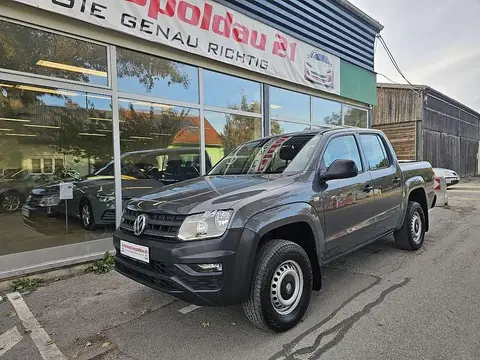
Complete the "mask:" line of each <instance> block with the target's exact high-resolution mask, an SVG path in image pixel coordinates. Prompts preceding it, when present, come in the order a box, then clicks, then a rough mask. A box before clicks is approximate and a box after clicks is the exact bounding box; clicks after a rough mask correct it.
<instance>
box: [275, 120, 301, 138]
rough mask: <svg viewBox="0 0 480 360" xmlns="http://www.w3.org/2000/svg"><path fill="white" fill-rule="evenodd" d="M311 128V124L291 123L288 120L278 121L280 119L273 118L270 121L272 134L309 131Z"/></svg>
mask: <svg viewBox="0 0 480 360" xmlns="http://www.w3.org/2000/svg"><path fill="white" fill-rule="evenodd" d="M309 130H310V125H309V124H297V123H291V122H287V121H278V120H272V121H271V122H270V133H271V134H272V135H277V134H288V133H293V132H300V131H309Z"/></svg>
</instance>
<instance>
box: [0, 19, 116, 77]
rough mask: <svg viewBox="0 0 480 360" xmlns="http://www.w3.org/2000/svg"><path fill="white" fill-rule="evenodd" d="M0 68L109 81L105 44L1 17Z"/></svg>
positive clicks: (43, 74)
mask: <svg viewBox="0 0 480 360" xmlns="http://www.w3.org/2000/svg"><path fill="white" fill-rule="evenodd" d="M0 34H2V36H0V68H3V69H7V70H13V71H20V72H25V73H31V74H36V75H42V76H48V77H53V78H58V79H62V80H70V81H76V82H81V83H88V84H92V85H102V86H107V85H108V66H107V63H108V61H107V48H106V46H103V45H99V44H95V43H92V42H87V41H83V40H78V39H74V38H71V37H67V36H63V35H58V34H55V33H51V32H48V31H44V30H38V29H35V28H32V27H27V26H24V25H18V24H15V23H11V22H7V21H4V20H0Z"/></svg>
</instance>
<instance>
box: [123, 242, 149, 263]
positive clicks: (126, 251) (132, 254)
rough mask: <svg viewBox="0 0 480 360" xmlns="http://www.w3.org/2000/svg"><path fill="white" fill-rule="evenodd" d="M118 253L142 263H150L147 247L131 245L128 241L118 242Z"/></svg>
mask: <svg viewBox="0 0 480 360" xmlns="http://www.w3.org/2000/svg"><path fill="white" fill-rule="evenodd" d="M120 253H121V254H122V255H125V256H127V257H129V258H132V259H135V260H138V261H141V262H144V263H149V262H150V252H149V249H148V247H147V246H142V245H137V244H132V243H130V242H128V241H123V240H120Z"/></svg>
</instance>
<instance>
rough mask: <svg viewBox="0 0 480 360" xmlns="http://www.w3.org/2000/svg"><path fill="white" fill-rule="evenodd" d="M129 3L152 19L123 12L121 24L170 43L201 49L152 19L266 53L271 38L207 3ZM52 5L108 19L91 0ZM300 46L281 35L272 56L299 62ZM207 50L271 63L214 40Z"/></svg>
mask: <svg viewBox="0 0 480 360" xmlns="http://www.w3.org/2000/svg"><path fill="white" fill-rule="evenodd" d="M124 1H126V2H128V3H132V4H135V5H138V6H140V7H144V8H146V9H147V16H148V18H149V19H145V18H139V17H137V16H135V15H132V14H129V13H122V15H121V18H120V24H121V25H122V26H125V27H127V28H130V29H136V30H138V31H140V32H143V33H145V34H149V35H155V36H162V37H163V38H165V39H166V40H168V41H172V42H175V41H176V42H180V43H181V44H182V45H184V46H188V47H190V48H197V47H198V42H199V38H198V37H196V36H193V35H192V34H184V33H182V32H179V31H172V29H171V28H169V27H162V25H161V24H156V23H155V22H154V21H152V20H158V19H159V16H167V17H169V18H173V17H176V18H177V19H178V20H180V21H181V22H183V23H185V24H187V25H190V26H194V27H197V28H200V29H202V30H205V31H209V32H212V33H214V34H216V35H219V36H223V37H225V38H228V39H233V40H234V41H236V42H238V43H242V44H244V45H247V46H251V47H252V48H254V49H256V50H260V51H266V46H267V35H266V34H264V33H261V32H258V31H257V30H251V29H249V28H248V27H247V26H244V25H242V24H240V23H238V22H235V21H234V17H233V14H232V13H230V12H229V11H225V13H224V14H215V13H214V7H213V6H212V5H211V4H209V3H204V4H203V9H201V8H200V7H198V6H196V5H193V4H191V3H189V2H187V1H184V0H180V1H177V0H163V1H162V0H124ZM51 2H52V4H54V5H57V6H61V7H64V8H68V9H78V10H79V11H80V12H82V13H87V14H90V15H91V16H94V17H96V18H97V19H105V13H106V12H107V11H108V9H107V7H106V6H104V5H102V4H100V3H98V2H95V1H89V0H51ZM296 48H297V44H296V43H295V42H290V43H289V42H288V39H286V38H285V37H284V36H282V35H281V34H278V33H277V34H275V40H274V41H273V42H272V48H271V53H272V54H273V55H276V56H279V57H281V58H285V59H289V60H291V61H292V62H294V61H295V55H296ZM207 51H208V52H209V53H210V54H211V55H214V56H216V57H224V58H225V59H228V60H233V61H235V62H241V63H244V64H248V65H249V66H256V67H259V68H261V69H263V70H266V69H268V65H269V64H268V60H265V59H261V58H260V57H257V56H254V55H251V54H246V53H243V52H241V51H238V50H236V49H234V47H227V46H224V45H219V44H217V43H215V42H214V41H212V42H209V43H208V47H207Z"/></svg>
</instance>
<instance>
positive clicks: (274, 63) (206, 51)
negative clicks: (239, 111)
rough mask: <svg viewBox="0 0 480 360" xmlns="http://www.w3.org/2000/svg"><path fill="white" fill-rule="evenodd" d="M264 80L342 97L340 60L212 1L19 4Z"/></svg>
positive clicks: (41, 0)
mask: <svg viewBox="0 0 480 360" xmlns="http://www.w3.org/2000/svg"><path fill="white" fill-rule="evenodd" d="M13 1H17V2H20V3H24V4H28V5H31V6H35V7H40V8H43V9H45V10H48V11H53V12H55V13H59V14H62V15H65V16H69V17H72V18H76V19H78V20H80V21H85V22H88V23H90V24H94V25H96V26H100V27H102V28H104V29H110V30H114V31H119V32H122V33H126V34H129V35H131V36H135V37H137V38H141V39H144V40H147V41H151V42H155V43H158V44H163V45H167V46H171V47H174V48H176V49H179V50H182V51H186V52H189V53H192V54H196V55H200V56H204V57H206V58H209V59H213V60H217V61H220V62H223V63H227V64H230V65H234V66H238V67H241V68H244V69H247V70H251V71H255V72H257V73H260V74H262V75H266V76H269V77H275V78H278V79H283V80H287V81H290V82H292V83H295V84H301V85H304V86H308V87H310V88H314V89H320V90H322V91H327V92H331V93H335V94H339V93H340V59H339V58H338V57H337V56H334V55H332V54H329V53H328V52H325V51H323V50H321V49H317V48H315V47H314V46H312V45H310V44H308V43H306V42H303V41H301V40H297V39H295V38H293V37H291V36H289V35H286V34H283V33H282V32H281V31H279V30H277V29H276V28H274V27H272V26H268V25H267V24H264V23H262V22H261V21H257V20H255V19H252V18H250V17H248V16H246V15H244V14H242V13H239V12H238V11H236V10H234V9H231V8H229V7H228V6H225V5H222V4H220V3H219V2H216V1H213V0H211V1H209V0H13Z"/></svg>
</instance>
